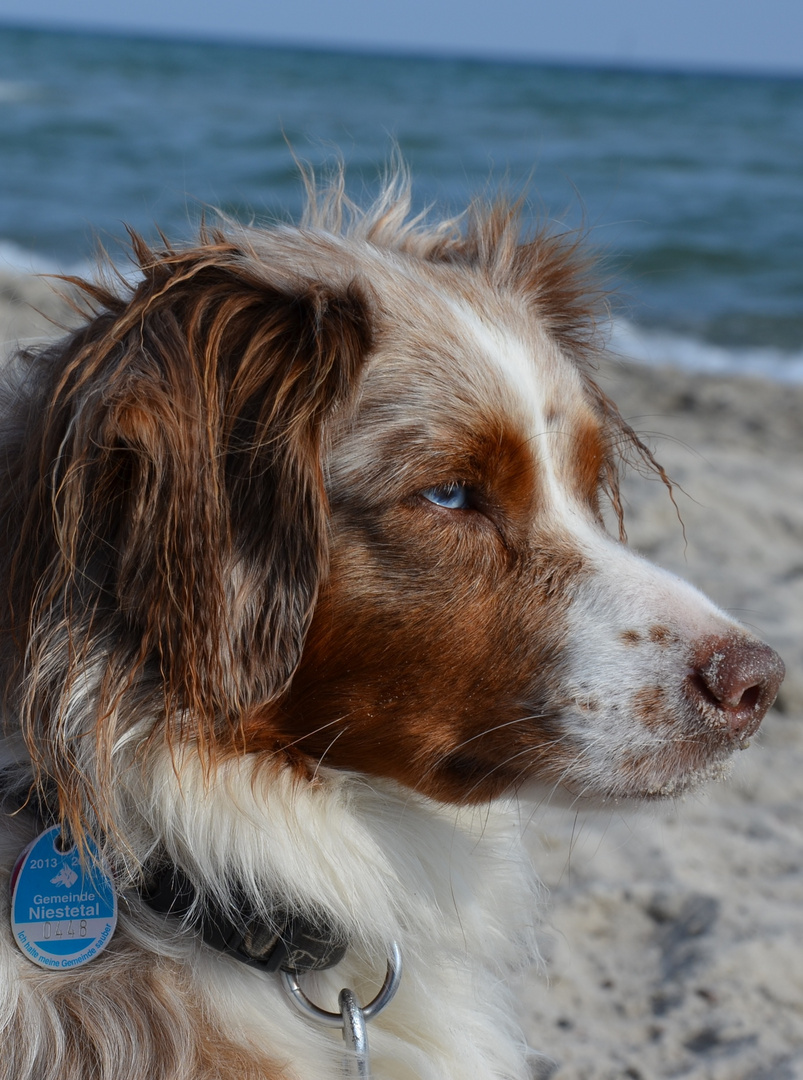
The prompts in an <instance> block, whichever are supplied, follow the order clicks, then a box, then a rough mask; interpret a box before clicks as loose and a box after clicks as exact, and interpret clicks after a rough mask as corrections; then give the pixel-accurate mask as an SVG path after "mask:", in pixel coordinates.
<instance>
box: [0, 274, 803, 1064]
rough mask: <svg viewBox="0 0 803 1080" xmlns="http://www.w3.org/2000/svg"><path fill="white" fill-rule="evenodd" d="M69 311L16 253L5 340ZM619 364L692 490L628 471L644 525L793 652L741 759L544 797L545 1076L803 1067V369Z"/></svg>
mask: <svg viewBox="0 0 803 1080" xmlns="http://www.w3.org/2000/svg"><path fill="white" fill-rule="evenodd" d="M31 304H33V306H34V307H35V308H38V309H39V311H40V312H42V313H48V314H51V315H53V316H54V317H55V318H57V319H60V320H62V319H64V318H66V317H68V316H67V314H66V312H65V309H64V307H63V305H60V304H59V303H58V301H57V300H56V299H55V298H54V295H53V293H52V291H51V289H50V287H49V286H48V285H47V284H45V283H43V282H42V281H37V280H35V279H31V278H24V277H20V276H19V275H16V274H14V273H13V272H6V273H3V272H0V343H1V342H6V343H10V342H13V341H18V340H20V339H27V340H30V339H32V338H35V337H36V336H37V335H41V334H43V333H46V332H47V331H46V329H45V328H46V323H45V322H44V320H43V317H42V315H36V314H35V313H33V312H32V311H31V308H30V305H31ZM602 378H603V383H604V385H605V387H606V389H607V390H608V391H609V392H610V393H611V395H612V396H613V397H614V398H615V399H616V400H617V401H618V403H619V405H620V407H621V409H622V412H623V413H624V414H625V416H627V417H628V419H629V420H630V421H631V423H632V424H633V425H634V427H636V428H637V430H639V432H641V433H643V434H646V435H647V436H648V437H649V441H650V443H651V445H652V446H653V447H654V449H655V452H656V454H657V456H658V458H659V460H660V461H661V462H662V463H663V464H664V465H665V466H666V467H667V469H668V470H669V472H670V474H671V475H672V476H673V478H674V479H675V481H676V482H677V483H678V484H679V485H680V488H682V489H683V490H682V491H679V492H678V502H679V506H680V509H681V512H682V516H683V520H684V522H685V528H686V537H687V542H686V543H684V538H683V532H682V530H681V527H680V525H679V523H678V520H677V517H676V513H675V509H674V507H673V506H672V504H671V502H670V501H669V499H668V498H667V496H666V492H665V490H664V488H663V486H662V485H661V484H660V483H658V482H656V481H654V480H653V481H648V480H644V479H641V478H639V477H637V476H634V477H631V478H630V480H629V482H628V484H627V501H628V508H627V525H628V532H629V536H630V540H631V543H632V544H633V545H634V546H635V547H636V548H637V549H638V550H640V551H641V552H643V553H644V554H645V555H647V556H649V557H650V558H651V559H653V560H655V561H656V562H658V563H660V564H661V565H663V566H665V567H667V568H669V569H671V570H674V571H676V572H677V573H679V574H682V575H683V576H684V577H686V578H688V579H689V580H691V581H692V582H694V584H696V585H698V586H699V587H700V588H702V589H704V590H705V591H706V592H708V593H709V595H711V596H712V597H713V599H714V600H716V601H717V602H718V603H719V604H720V605H721V606H722V607H724V608H726V609H727V610H728V611H730V612H732V613H733V614H734V615H736V616H737V617H738V618H740V619H741V620H742V621H743V622H746V623H747V624H748V625H750V626H751V627H753V628H754V629H755V630H756V632H757V633H759V634H760V635H761V636H762V637H764V638H765V639H766V640H767V641H769V642H770V644H772V645H774V646H775V648H777V649H778V651H779V652H780V653H781V655H782V656H783V657H784V659H785V661H786V664H787V670H788V675H787V680H786V683H785V685H784V688H783V690H782V692H781V695H780V697H779V700H778V705H777V707H776V708H775V709H774V710H773V711H772V712H771V714H770V715H769V716H768V717H767V719H766V720H765V722H764V724H763V726H762V732H761V734H760V735H759V737H757V738H755V739H754V740H753V745H752V746H751V748H750V749H749V750H748V751H746V752H745V753H741V754H739V755H738V760H737V762H736V764H735V769H734V773H733V776H732V777H731V778H730V779H729V780H728V781H726V782H723V783H721V784H718V785H715V786H713V787H712V788H710V789H709V790H707V791H706V792H704V793H701V794H699V795H693V796H687V797H686V798H685V799H684V800H682V801H678V802H676V803H674V804H663V805H662V806H661V807H660V808H656V807H650V808H649V809H643V808H642V809H628V810H627V811H625V810H624V809H622V808H619V807H614V808H612V809H611V810H610V811H605V812H604V813H597V814H592V813H588V812H582V811H578V812H575V811H570V810H565V809H551V808H546V807H537V808H533V812H532V820H531V825H530V828H529V832H528V835H529V838H530V843H531V847H532V851H533V858H534V860H535V862H536V865H537V866H538V867H539V869H540V872H541V874H542V876H543V879H544V881H545V883H546V884H547V885H548V887H549V890H550V897H551V899H550V905H549V909H548V911H547V912H546V913H545V918H544V950H543V951H544V959H545V964H544V971H543V972H540V973H539V972H532V973H531V974H529V975H528V977H527V978H526V979H525V980H523V981H522V983H521V987H520V990H521V999H522V1008H523V1012H524V1016H525V1022H526V1026H527V1031H528V1035H529V1038H530V1040H531V1041H532V1043H533V1045H534V1046H536V1047H538V1048H539V1050H541V1051H543V1054H544V1057H543V1058H542V1059H540V1060H539V1061H538V1062H537V1063H536V1071H535V1076H536V1077H537V1078H538V1080H547V1078H549V1080H639V1078H641V1080H663V1078H670V1077H684V1078H693V1080H796V1078H801V1080H803V831H802V830H801V827H800V822H801V817H802V816H803V810H802V809H801V808H803V723H802V722H801V719H802V718H803V632H802V630H803V627H802V626H801V623H802V622H803V388H797V387H790V386H779V385H777V384H771V383H764V382H760V381H757V380H748V379H735V378H733V379H725V378H719V377H716V378H715V377H701V376H696V375H691V374H689V373H687V372H680V371H676V370H672V369H669V368H667V369H659V368H644V367H636V366H631V365H627V364H625V363H611V364H610V365H609V366H608V367H606V368H605V370H604V372H603V373H602Z"/></svg>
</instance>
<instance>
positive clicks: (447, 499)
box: [421, 484, 470, 510]
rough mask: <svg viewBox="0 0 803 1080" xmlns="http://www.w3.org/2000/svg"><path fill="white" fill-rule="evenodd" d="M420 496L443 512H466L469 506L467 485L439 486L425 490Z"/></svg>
mask: <svg viewBox="0 0 803 1080" xmlns="http://www.w3.org/2000/svg"><path fill="white" fill-rule="evenodd" d="M421 494H422V495H423V496H424V498H425V499H428V500H429V502H431V503H434V504H435V506H442V507H443V508H444V509H445V510H467V509H468V507H469V506H470V500H469V489H468V485H467V484H439V485H438V487H431V488H426V490H425V491H422V492H421Z"/></svg>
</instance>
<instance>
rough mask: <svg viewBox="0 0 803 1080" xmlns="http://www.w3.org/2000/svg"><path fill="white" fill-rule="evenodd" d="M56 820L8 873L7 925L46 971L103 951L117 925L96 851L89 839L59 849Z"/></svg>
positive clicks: (111, 888)
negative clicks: (81, 847)
mask: <svg viewBox="0 0 803 1080" xmlns="http://www.w3.org/2000/svg"><path fill="white" fill-rule="evenodd" d="M60 835H61V829H60V828H59V826H58V825H54V826H53V828H52V829H47V830H46V831H45V832H43V833H40V835H39V836H37V838H36V839H35V840H33V841H31V843H30V844H29V845H28V846H27V847H26V848H25V850H24V851H23V852H22V854H21V855H20V857H19V858H18V859H17V862H16V865H15V867H14V872H13V873H12V875H11V929H12V932H13V934H14V938H15V940H16V942H17V944H18V945H19V947H20V949H22V951H23V952H24V953H25V955H26V956H27V957H28V959H29V960H32V961H33V963H34V964H38V965H39V967H43V968H47V969H48V970H50V971H68V970H70V969H71V968H76V967H81V965H82V964H86V963H88V962H89V961H90V960H94V958H95V957H96V956H97V955H98V954H99V953H100V952H102V951H103V949H104V948H105V947H106V946H107V945H108V943H109V942H110V941H111V938H112V935H113V934H114V928H115V927H116V925H117V894H116V892H115V890H114V883H113V881H112V879H111V874H110V872H109V871H108V870H107V868H106V866H105V865H104V864H103V863H102V862H101V859H100V856H99V855H98V850H97V848H96V847H95V845H94V844H93V843H92V841H91V840H88V841H87V849H88V854H87V857H85V859H84V865H82V864H81V859H80V856H79V854H78V850H77V848H75V847H71V848H70V849H69V850H67V851H60V850H59V846H58V842H59V837H60Z"/></svg>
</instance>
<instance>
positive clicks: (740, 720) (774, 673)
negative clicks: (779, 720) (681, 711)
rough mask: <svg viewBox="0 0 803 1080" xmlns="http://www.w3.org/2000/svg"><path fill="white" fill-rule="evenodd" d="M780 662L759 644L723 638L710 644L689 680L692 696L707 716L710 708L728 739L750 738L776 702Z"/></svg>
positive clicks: (765, 646) (781, 670) (779, 683)
mask: <svg viewBox="0 0 803 1080" xmlns="http://www.w3.org/2000/svg"><path fill="white" fill-rule="evenodd" d="M784 674H785V668H784V663H783V660H781V658H780V656H778V654H777V653H776V652H775V650H774V649H771V648H770V647H769V645H765V644H764V643H763V642H760V641H753V640H751V639H749V638H735V639H734V638H724V639H719V640H717V641H715V642H714V643H713V644H709V645H708V646H707V648H706V653H705V655H704V656H703V657H702V658H701V660H700V662H699V663H698V664H697V665H696V666H695V670H694V673H693V675H692V677H691V679H690V690H691V696H692V698H693V699H694V698H695V697H696V698H697V704H698V706H700V707H701V710H702V712H703V713H704V715H706V716H709V717H710V716H711V707H712V706H713V707H714V708H715V709H716V710H717V713H716V716H717V722H718V723H721V724H723V725H724V726H725V727H726V729H727V731H728V733H729V734H730V735H731V736H735V737H737V738H740V739H747V738H749V737H750V736H751V735H752V734H753V733H754V732H755V731H756V730H757V729H758V726H759V724H760V723H761V721H762V720H763V718H764V714H765V713H766V712H767V710H768V709H769V707H770V705H772V703H773V701H775V696H776V694H777V693H778V690H779V688H780V685H781V683H782V682H783V677H784Z"/></svg>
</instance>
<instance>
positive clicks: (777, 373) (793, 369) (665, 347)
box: [610, 319, 803, 383]
mask: <svg viewBox="0 0 803 1080" xmlns="http://www.w3.org/2000/svg"><path fill="white" fill-rule="evenodd" d="M610 348H611V350H612V351H613V352H614V353H615V354H617V355H619V356H622V357H625V358H627V359H629V360H636V361H638V362H639V363H642V364H649V365H651V366H656V367H658V366H661V367H663V366H666V367H675V368H681V369H683V370H685V371H699V372H702V373H705V374H712V375H753V376H756V377H758V378H762V379H772V380H773V381H776V382H785V383H803V350H799V351H797V352H789V351H786V350H784V349H778V348H775V347H773V346H770V345H767V346H763V347H760V346H751V347H745V348H739V347H737V346H730V345H728V346H725V345H714V344H712V343H710V342H706V341H700V340H699V339H697V338H692V337H687V336H684V335H682V334H676V333H673V332H672V331H669V330H658V329H649V330H648V329H645V328H644V327H640V326H636V325H635V324H634V323H631V322H628V321H627V320H626V319H616V320H615V321H614V323H613V326H612V329H611V336H610Z"/></svg>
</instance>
